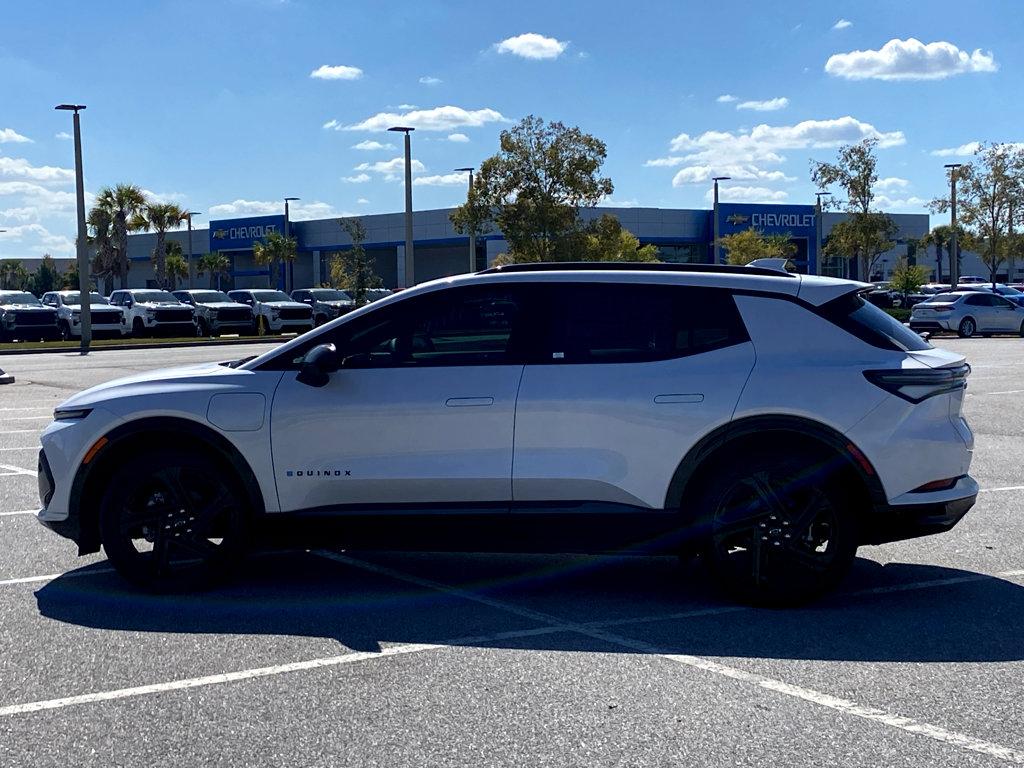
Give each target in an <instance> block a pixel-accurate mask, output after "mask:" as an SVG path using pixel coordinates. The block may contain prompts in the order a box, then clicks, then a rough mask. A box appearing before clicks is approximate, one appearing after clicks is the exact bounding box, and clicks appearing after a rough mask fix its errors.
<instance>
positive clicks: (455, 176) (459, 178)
mask: <svg viewBox="0 0 1024 769" xmlns="http://www.w3.org/2000/svg"><path fill="white" fill-rule="evenodd" d="M468 183H469V174H467V173H460V172H458V171H456V172H455V173H450V174H439V175H437V176H417V177H416V178H415V179H413V180H412V186H413V187H420V186H422V187H454V186H456V185H458V186H460V187H464V186H465V185H467V184H468Z"/></svg>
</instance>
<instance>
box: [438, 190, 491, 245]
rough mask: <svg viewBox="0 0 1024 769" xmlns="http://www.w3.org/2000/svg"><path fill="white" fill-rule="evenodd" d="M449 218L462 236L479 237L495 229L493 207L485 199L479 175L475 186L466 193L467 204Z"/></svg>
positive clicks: (457, 209) (453, 212)
mask: <svg viewBox="0 0 1024 769" xmlns="http://www.w3.org/2000/svg"><path fill="white" fill-rule="evenodd" d="M448 218H449V219H451V222H452V227H453V228H454V229H455V231H456V232H458V233H459V234H460V235H470V236H472V237H479V236H480V235H483V234H484V233H486V232H487V231H488V230H491V229H493V228H494V222H493V221H492V210H491V206H490V205H488V204H487V203H486V202H485V201H484V199H483V193H482V191H481V186H480V177H479V175H477V176H476V177H474V178H473V185H472V186H471V187H470V188H469V189H468V191H467V192H466V202H465V203H463V204H462V205H461V206H459V207H458V208H456V209H455V210H454V211H452V212H451V214H449V217H448Z"/></svg>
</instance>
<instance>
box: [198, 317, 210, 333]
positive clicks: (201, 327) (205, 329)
mask: <svg viewBox="0 0 1024 769" xmlns="http://www.w3.org/2000/svg"><path fill="white" fill-rule="evenodd" d="M196 335H197V336H210V337H212V336H213V334H212V333H211V332H210V324H209V323H207V322H206V318H200V319H199V320H198V321H196Z"/></svg>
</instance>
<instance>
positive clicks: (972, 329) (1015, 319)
mask: <svg viewBox="0 0 1024 769" xmlns="http://www.w3.org/2000/svg"><path fill="white" fill-rule="evenodd" d="M910 328H912V329H913V330H914V331H931V332H937V331H953V332H955V333H957V334H959V335H960V336H961V337H964V338H967V337H972V336H974V335H975V334H981V335H982V336H992V335H993V334H1017V335H1020V336H1024V307H1021V306H1020V305H1018V304H1016V303H1015V302H1011V301H1010V300H1009V299H1004V298H1003V297H1001V296H997V295H996V294H993V293H992V292H991V291H983V290H977V289H975V290H968V291H950V292H948V293H945V294H936V295H935V296H934V297H932V298H931V299H929V300H928V301H926V302H921V303H920V304H915V305H914V307H913V309H912V310H911V311H910Z"/></svg>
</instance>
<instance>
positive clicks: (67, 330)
mask: <svg viewBox="0 0 1024 769" xmlns="http://www.w3.org/2000/svg"><path fill="white" fill-rule="evenodd" d="M58 329H59V330H60V338H61V339H62V340H63V341H65V342H70V341H71V325H70V324H69V323H68V322H67V321H66V320H62V321H61V322H60V324H59V325H58Z"/></svg>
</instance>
